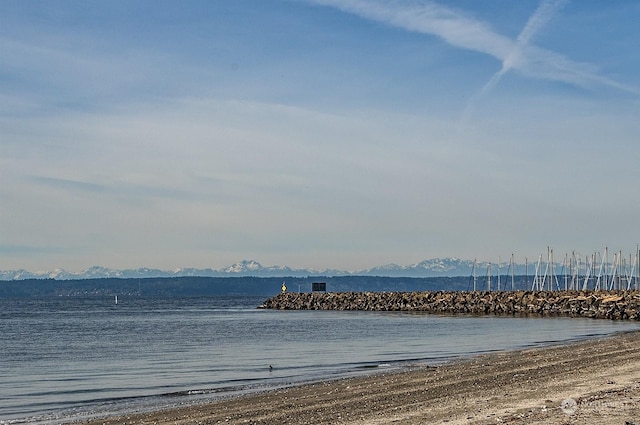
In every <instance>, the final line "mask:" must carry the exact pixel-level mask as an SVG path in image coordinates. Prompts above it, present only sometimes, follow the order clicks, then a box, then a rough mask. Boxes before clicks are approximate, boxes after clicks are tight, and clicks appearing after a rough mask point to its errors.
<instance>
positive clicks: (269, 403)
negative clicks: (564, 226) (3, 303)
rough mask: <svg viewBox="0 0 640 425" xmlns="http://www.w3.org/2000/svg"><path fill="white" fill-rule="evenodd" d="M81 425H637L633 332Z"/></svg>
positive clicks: (639, 393)
mask: <svg viewBox="0 0 640 425" xmlns="http://www.w3.org/2000/svg"><path fill="white" fill-rule="evenodd" d="M86 423H87V424H91V425H97V424H296V425H301V424H327V425H328V424H405V425H417V424H441V423H442V424H450V425H455V424H483V425H484V424H497V423H506V424H590V425H604V424H607V425H609V424H623V425H624V424H637V425H640V332H629V333H622V334H618V335H615V336H612V337H607V338H602V339H597V340H589V341H582V342H577V343H571V344H567V345H562V346H556V347H547V348H535V349H526V350H518V351H511V352H502V353H495V354H490V355H482V356H477V357H473V358H471V359H468V360H464V361H458V362H454V363H451V364H446V365H442V366H438V367H428V366H416V367H414V368H412V369H410V370H406V371H401V372H394V373H386V374H377V375H372V376H367V377H358V378H348V379H341V380H337V381H329V382H322V383H316V384H307V385H302V386H298V387H293V388H288V389H284V390H274V391H270V392H265V393H260V394H253V395H247V396H242V397H237V398H233V399H228V400H220V401H215V402H210V403H207V404H202V405H197V406H190V407H182V408H177V409H172V410H165V411H159V412H154V413H148V414H139V415H129V416H122V417H112V418H104V419H98V420H94V421H91V422H86Z"/></svg>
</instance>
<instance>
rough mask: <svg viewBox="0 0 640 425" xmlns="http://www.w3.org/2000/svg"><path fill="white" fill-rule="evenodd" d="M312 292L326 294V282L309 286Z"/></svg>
mask: <svg viewBox="0 0 640 425" xmlns="http://www.w3.org/2000/svg"><path fill="white" fill-rule="evenodd" d="M311 291H312V292H327V283H326V282H313V283H312V284H311Z"/></svg>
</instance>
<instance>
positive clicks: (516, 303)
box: [259, 290, 640, 320]
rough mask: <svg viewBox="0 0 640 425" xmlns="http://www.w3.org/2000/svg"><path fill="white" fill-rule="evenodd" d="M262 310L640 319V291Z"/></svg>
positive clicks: (328, 302) (290, 303) (421, 296)
mask: <svg viewBox="0 0 640 425" xmlns="http://www.w3.org/2000/svg"><path fill="white" fill-rule="evenodd" d="M259 308H265V309H275V310H357V311H404V312H422V313H435V314H474V315H521V316H524V315H536V316H554V317H558V316H564V317H589V318H594V319H610V320H640V291H635V290H634V291H595V290H588V291H491V292H490V291H433V292H302V293H294V292H283V293H280V294H278V295H276V296H274V297H272V298H269V299H267V300H266V301H265V302H264V303H263V304H262V305H261V306H260V307H259Z"/></svg>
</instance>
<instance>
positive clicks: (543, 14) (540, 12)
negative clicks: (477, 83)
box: [462, 0, 568, 122]
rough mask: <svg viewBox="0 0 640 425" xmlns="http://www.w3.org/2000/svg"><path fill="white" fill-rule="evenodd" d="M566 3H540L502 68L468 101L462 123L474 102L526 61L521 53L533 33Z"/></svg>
mask: <svg viewBox="0 0 640 425" xmlns="http://www.w3.org/2000/svg"><path fill="white" fill-rule="evenodd" d="M567 2H568V0H543V1H542V2H541V3H540V5H539V6H538V8H537V9H536V11H535V12H534V13H533V15H531V17H530V18H529V20H528V21H527V24H526V25H525V26H524V28H523V29H522V31H521V32H520V34H519V35H518V38H517V39H516V42H515V44H514V45H513V48H512V49H511V51H510V52H509V54H508V55H507V56H506V57H505V58H504V59H503V60H502V67H501V68H500V70H499V71H498V72H496V73H495V74H493V76H492V77H491V78H490V79H489V81H487V83H486V84H485V85H484V86H482V88H481V89H480V91H479V92H478V93H477V94H476V95H475V96H473V97H472V98H471V99H470V100H469V103H468V104H467V107H466V108H465V110H464V112H463V116H462V121H463V122H464V121H466V119H467V117H468V116H469V115H470V114H471V112H472V110H473V105H474V104H475V102H477V101H478V100H479V99H481V98H483V97H485V96H486V95H487V94H488V93H490V92H491V91H492V90H493V89H494V88H495V87H496V86H497V85H498V83H499V82H500V80H501V79H502V76H503V75H504V74H506V73H507V72H509V71H510V70H511V69H512V68H514V67H516V68H518V65H519V64H520V62H521V61H526V59H525V58H524V55H523V52H524V50H526V48H527V46H528V44H529V42H530V41H531V39H532V38H533V36H534V35H535V33H537V32H538V31H539V30H540V29H541V28H542V27H544V26H545V25H546V24H547V23H548V22H549V21H550V20H551V18H553V16H554V15H555V14H556V13H557V12H558V10H560V9H561V8H562V7H563V6H564V5H565V4H566V3H567Z"/></svg>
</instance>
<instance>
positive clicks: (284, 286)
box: [282, 282, 287, 292]
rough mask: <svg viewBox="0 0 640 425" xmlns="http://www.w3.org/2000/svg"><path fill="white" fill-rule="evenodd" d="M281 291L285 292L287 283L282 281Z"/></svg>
mask: <svg viewBox="0 0 640 425" xmlns="http://www.w3.org/2000/svg"><path fill="white" fill-rule="evenodd" d="M282 292H287V285H285V284H284V282H282Z"/></svg>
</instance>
